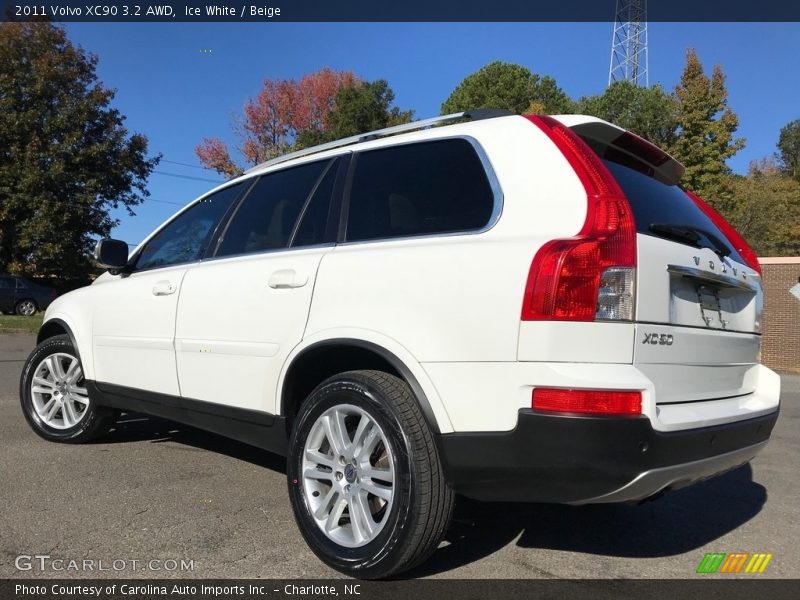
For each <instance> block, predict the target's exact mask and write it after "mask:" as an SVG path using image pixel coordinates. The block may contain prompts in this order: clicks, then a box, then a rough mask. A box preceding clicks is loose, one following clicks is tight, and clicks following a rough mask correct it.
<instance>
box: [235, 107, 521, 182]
mask: <svg viewBox="0 0 800 600" xmlns="http://www.w3.org/2000/svg"><path fill="white" fill-rule="evenodd" d="M513 114H515V113H512V112H510V111H507V110H503V109H501V108H478V109H475V110H465V111H463V112H458V113H452V114H449V115H442V116H439V117H432V118H430V119H422V120H421V121H414V122H413V123H404V124H402V125H395V126H394V127H387V128H385V129H378V130H376V131H370V132H367V133H360V134H358V135H353V136H350V137H346V138H342V139H341V140H336V141H333V142H328V143H326V144H319V145H318V146H311V147H309V148H303V149H302V150H297V151H295V152H289V153H288V154H284V155H283V156H278V157H276V158H273V159H271V160H268V161H266V162H263V163H261V164H258V165H256V166H255V167H251V168H249V169H247V170H246V171H245V172H244V173H245V174H248V173H252V172H254V171H257V170H261V169H263V168H265V167H271V166H273V165H278V164H280V163H283V162H286V161H288V160H292V159H294V158H300V157H302V156H309V155H311V154H317V153H319V152H325V151H326V150H333V149H334V148H341V147H342V146H350V145H352V144H357V143H359V142H367V141H369V140H376V139H378V138H382V137H387V136H390V135H395V134H397V133H405V132H407V131H416V130H418V129H425V128H426V127H431V126H433V125H438V124H440V123H447V122H449V121H458V120H459V119H468V120H471V121H479V120H481V119H493V118H495V117H507V116H510V115H513Z"/></svg>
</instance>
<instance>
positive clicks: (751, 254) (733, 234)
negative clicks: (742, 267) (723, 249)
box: [686, 190, 761, 275]
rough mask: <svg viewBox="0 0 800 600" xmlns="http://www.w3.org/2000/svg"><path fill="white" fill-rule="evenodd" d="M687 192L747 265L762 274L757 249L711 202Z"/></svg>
mask: <svg viewBox="0 0 800 600" xmlns="http://www.w3.org/2000/svg"><path fill="white" fill-rule="evenodd" d="M686 194H687V195H688V196H689V198H691V199H692V200H694V203H695V204H697V206H698V207H699V208H700V210H702V211H703V212H704V213H705V214H706V216H707V217H708V218H709V219H711V220H712V221H713V223H714V225H716V226H717V229H719V230H720V231H721V232H722V234H723V235H724V236H725V237H726V238H727V239H728V241H729V242H730V243H731V244H732V245H733V247H734V248H735V249H736V252H738V253H739V256H741V257H742V259H744V262H745V263H747V266H748V267H750V268H751V269H753V270H755V271H756V272H757V273H758V274H759V275H761V265H760V264H759V262H758V256H756V253H755V251H754V250H753V249H752V248H751V247H750V245H749V244H748V243H747V242H746V241H745V240H744V238H743V237H742V235H741V234H740V233H739V232H738V231H736V230H735V229H734V228H733V225H731V224H730V223H728V222H727V221H726V220H725V217H723V216H722V215H721V214H719V213H718V212H717V211H716V210H714V209H713V208H712V207H711V205H710V204H708V203H707V202H705V201H704V200H703V199H702V198H700V196H698V195H697V194H694V193H692V192H690V191H689V190H686Z"/></svg>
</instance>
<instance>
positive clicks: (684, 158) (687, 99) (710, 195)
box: [671, 49, 744, 203]
mask: <svg viewBox="0 0 800 600" xmlns="http://www.w3.org/2000/svg"><path fill="white" fill-rule="evenodd" d="M675 97H676V98H677V100H678V103H679V104H678V119H677V120H678V127H679V131H678V137H677V139H676V141H675V143H674V144H673V146H672V148H671V154H672V155H673V156H674V157H675V158H677V159H678V160H679V161H681V162H682V163H683V165H684V166H685V167H686V173H685V174H684V176H683V182H684V184H685V185H686V186H687V187H689V188H690V189H692V190H694V191H696V192H697V193H698V194H700V195H701V196H704V197H705V198H707V199H708V201H709V202H711V203H716V202H719V201H721V199H722V198H723V197H724V196H725V195H726V194H729V190H728V189H727V188H726V186H725V183H726V181H725V176H726V175H728V174H729V173H730V169H729V168H728V166H727V164H726V162H725V161H726V160H727V159H729V158H730V157H731V156H733V155H734V154H736V153H737V152H738V151H739V150H741V149H742V148H743V147H744V140H743V139H741V138H734V134H735V133H736V129H737V127H738V125H739V119H738V117H737V116H736V114H735V113H734V112H733V111H732V110H731V109H730V108H729V107H728V92H727V90H726V89H725V75H723V73H722V67H721V66H720V65H716V66H715V67H714V71H713V74H712V76H711V78H710V79H709V77H707V76H706V75H705V73H704V72H703V65H702V64H701V63H700V59H699V58H698V57H697V53H696V52H695V51H694V50H693V49H689V50H688V51H687V53H686V67H685V68H684V70H683V74H682V75H681V80H680V83H679V84H678V85H677V86H676V88H675Z"/></svg>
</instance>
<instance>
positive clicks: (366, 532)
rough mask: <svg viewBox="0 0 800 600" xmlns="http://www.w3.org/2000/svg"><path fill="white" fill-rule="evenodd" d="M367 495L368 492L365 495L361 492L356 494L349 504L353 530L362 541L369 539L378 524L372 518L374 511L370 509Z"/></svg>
mask: <svg viewBox="0 0 800 600" xmlns="http://www.w3.org/2000/svg"><path fill="white" fill-rule="evenodd" d="M365 496H366V494H365V495H364V496H362V495H361V494H360V493H357V494H355V495H354V496H353V497H352V498H351V501H350V504H349V505H348V509H349V511H350V523H351V525H352V526H353V532H354V533H355V534H356V535H357V537H358V538H359V540H362V541H363V540H369V539H370V538H371V537H372V534H373V532H374V531H375V525H376V523H375V521H374V520H373V519H372V513H371V512H370V510H369V506H368V504H367V499H366V497H365Z"/></svg>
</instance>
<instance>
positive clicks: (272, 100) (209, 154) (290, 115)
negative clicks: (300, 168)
mask: <svg viewBox="0 0 800 600" xmlns="http://www.w3.org/2000/svg"><path fill="white" fill-rule="evenodd" d="M359 84H360V81H359V80H358V79H357V78H356V76H355V75H353V73H352V72H351V71H334V70H332V69H328V68H325V69H321V70H319V71H316V72H314V73H309V74H308V75H304V76H303V77H301V78H300V79H299V80H295V79H265V80H264V86H263V88H262V89H261V91H260V92H259V93H258V95H257V96H256V97H255V98H251V99H250V100H248V101H247V102H246V103H245V106H244V115H243V118H242V120H241V122H240V123H238V124H237V127H236V129H237V133H238V134H239V136H240V137H241V139H242V142H241V145H240V147H239V150H240V151H241V153H242V155H243V156H244V158H245V160H246V161H247V163H248V164H250V165H256V164H258V163H261V162H264V161H266V160H269V159H271V158H274V157H276V156H278V155H280V154H283V153H285V152H286V151H288V150H289V149H290V148H291V146H292V144H293V143H294V140H295V138H296V137H297V136H298V135H299V134H301V133H302V132H304V131H318V132H323V133H324V132H327V131H328V130H329V128H330V114H331V112H332V111H333V109H334V108H335V103H334V100H335V97H336V94H337V93H338V92H339V91H340V90H342V89H344V88H347V87H353V86H356V85H359ZM195 152H196V153H197V156H198V158H199V159H200V162H201V163H202V164H203V165H205V166H207V167H209V168H211V169H215V170H216V171H218V172H220V173H222V174H223V175H227V176H229V177H234V176H236V175H239V174H240V173H241V172H242V171H243V170H244V169H243V168H242V167H240V166H239V165H238V164H236V162H235V161H234V159H233V158H232V157H231V154H230V152H229V150H228V147H227V145H226V144H225V142H223V141H222V140H221V139H219V138H204V139H203V141H202V142H201V143H200V145H198V146H197V148H196V149H195Z"/></svg>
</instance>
